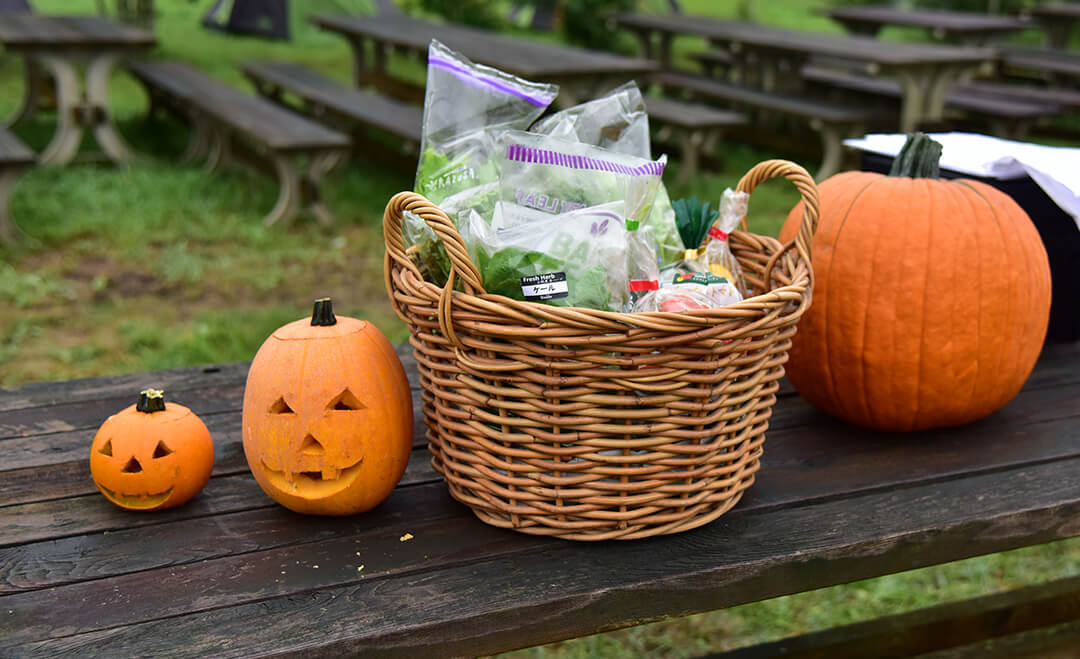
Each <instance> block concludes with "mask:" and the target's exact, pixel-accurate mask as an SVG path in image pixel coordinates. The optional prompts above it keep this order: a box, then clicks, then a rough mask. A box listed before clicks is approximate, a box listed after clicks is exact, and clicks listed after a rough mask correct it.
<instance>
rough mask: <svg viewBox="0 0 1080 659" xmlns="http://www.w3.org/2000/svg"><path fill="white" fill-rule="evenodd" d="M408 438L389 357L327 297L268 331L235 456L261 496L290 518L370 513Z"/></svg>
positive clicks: (403, 398)
mask: <svg viewBox="0 0 1080 659" xmlns="http://www.w3.org/2000/svg"><path fill="white" fill-rule="evenodd" d="M412 434H413V412H412V395H411V394H410V392H409V381H408V379H407V378H406V377H405V369H404V368H403V367H402V365H401V360H399V359H398V356H397V353H395V352H394V349H393V347H392V346H391V345H390V342H389V341H387V340H386V337H385V336H383V334H382V332H380V331H379V330H378V328H376V327H375V326H374V325H372V324H370V323H367V322H365V321H362V320H357V319H355V318H348V317H346V316H340V317H335V316H334V312H333V307H332V305H331V302H330V300H329V298H324V299H321V300H316V301H315V308H314V311H313V313H312V316H311V318H304V319H301V320H298V321H295V322H292V323H289V324H288V325H285V326H284V327H281V328H279V329H278V330H277V331H275V332H274V333H273V334H272V335H271V336H270V338H268V339H267V340H266V342H265V343H263V345H262V347H261V348H259V352H258V353H257V354H256V355H255V359H254V360H253V361H252V362H251V370H250V371H249V372H248V379H247V387H246V389H245V390H244V420H243V438H244V454H245V455H246V456H247V461H248V466H249V467H250V468H251V473H252V474H253V475H254V476H255V480H256V481H258V483H259V486H260V487H261V488H262V489H263V491H264V492H266V494H267V495H268V496H269V497H270V498H271V499H273V500H274V501H277V502H278V503H280V504H281V505H283V506H285V507H286V508H289V509H290V510H293V511H296V512H299V513H307V514H314V515H352V514H354V513H359V512H363V511H365V510H370V509H371V508H374V507H375V506H376V505H378V504H379V503H380V502H381V501H382V500H383V499H385V498H386V497H387V496H389V494H390V492H391V490H393V489H394V486H395V485H397V482H398V480H400V478H401V475H402V474H403V473H404V472H405V466H406V464H407V463H408V461H409V453H410V451H411V450H412Z"/></svg>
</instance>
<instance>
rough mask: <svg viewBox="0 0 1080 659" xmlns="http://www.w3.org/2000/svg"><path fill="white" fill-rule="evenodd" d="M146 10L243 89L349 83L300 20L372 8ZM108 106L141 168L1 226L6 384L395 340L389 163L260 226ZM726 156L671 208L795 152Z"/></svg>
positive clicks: (2, 77)
mask: <svg viewBox="0 0 1080 659" xmlns="http://www.w3.org/2000/svg"><path fill="white" fill-rule="evenodd" d="M34 4H35V6H36V7H37V9H38V10H39V11H41V12H43V13H61V12H63V13H79V12H86V13H88V12H92V11H93V10H94V6H95V3H94V2H93V0H36V1H35V3H34ZM156 4H157V6H158V8H159V12H160V16H159V19H158V22H157V35H158V38H159V40H160V45H159V47H158V48H157V49H156V50H155V51H154V56H155V57H162V58H177V59H183V60H186V61H188V62H191V63H193V64H194V65H196V66H198V67H200V68H202V69H203V70H206V71H208V72H210V73H212V74H214V75H216V76H218V77H220V78H221V79H223V80H225V81H227V82H229V83H232V84H236V85H240V86H246V84H245V82H244V80H243V78H242V76H241V75H240V74H239V72H238V69H237V64H238V63H239V62H241V61H244V60H246V59H255V58H283V59H289V60H292V61H295V62H299V63H302V64H304V65H306V66H309V67H311V68H314V69H318V70H320V71H323V72H325V73H327V74H329V75H331V76H333V77H335V78H337V79H339V80H342V81H347V80H348V78H349V75H350V67H351V60H350V54H349V50H348V48H347V46H346V44H345V42H344V41H343V40H342V39H341V38H339V37H337V36H335V35H333V34H328V33H322V32H320V31H318V30H317V29H315V28H314V27H312V26H311V25H310V24H309V23H308V22H307V20H306V16H307V15H309V14H313V13H320V12H330V11H341V10H342V9H345V10H349V11H354V12H362V11H366V10H367V9H368V3H367V2H366V0H305V1H304V2H294V3H292V5H293V9H294V17H293V34H294V38H293V40H292V41H291V42H288V43H274V42H266V41H261V40H258V39H251V38H240V37H234V36H226V35H223V34H219V33H216V32H211V31H207V30H205V29H203V28H202V27H201V26H199V18H200V17H201V16H202V14H203V13H204V12H205V11H206V9H207V7H208V6H209V4H210V2H209V0H200V1H199V2H194V3H193V2H189V1H188V0H158V2H157V3H156ZM654 4H656V5H658V6H663V5H664V3H654ZM682 4H683V6H684V8H685V9H686V10H687V11H697V12H708V13H713V14H717V15H725V16H734V15H735V14H736V12H737V11H738V7H739V6H740V3H739V2H736V1H735V0H724V1H721V2H709V1H707V0H694V1H692V2H691V1H684V2H683V3H682ZM811 7H812V3H811V2H809V1H807V0H782V1H777V2H756V3H752V13H753V16H754V17H755V18H756V19H757V20H760V21H762V22H768V23H774V24H781V25H787V26H793V27H800V28H804V29H820V30H832V31H836V30H837V28H836V27H835V26H834V25H832V24H830V23H829V22H828V20H827V19H825V18H823V17H821V16H819V15H817V14H814V13H812V12H811ZM891 36H893V37H895V38H912V36H913V35H911V34H908V33H903V32H897V33H895V34H891ZM539 38H552V37H550V36H540V37H539ZM620 43H621V42H620ZM694 46H695V43H694V42H693V41H692V40H686V41H685V42H684V43H680V44H679V47H680V49H681V50H682V51H683V52H685V51H686V50H687V49H690V48H693V47H694ZM392 67H393V70H394V71H396V72H397V73H399V74H401V75H403V76H407V77H411V78H413V79H416V80H422V77H423V70H422V68H421V67H420V66H419V65H418V64H416V63H415V62H411V61H406V60H403V59H395V60H393V62H392ZM21 71H22V69H21V63H20V62H19V61H18V59H17V58H16V57H14V56H12V55H10V54H7V53H4V54H2V55H0V114H3V115H4V116H7V115H9V114H10V113H11V112H12V111H13V110H14V108H15V107H16V105H17V103H18V100H19V98H20V97H21V94H22V78H21ZM113 100H114V107H115V109H116V111H117V113H118V115H119V117H120V122H121V130H122V131H123V132H124V134H125V135H126V136H127V137H128V139H129V141H130V143H131V144H132V145H133V146H134V147H135V148H137V149H138V150H139V151H140V152H142V153H144V154H146V158H145V159H144V160H143V161H141V162H139V163H136V164H133V165H131V166H128V167H123V168H115V167H110V166H104V165H99V164H78V165H73V166H69V167H64V168H59V169H36V170H34V171H33V172H31V173H30V174H28V175H27V176H26V177H25V178H24V179H22V181H21V182H20V184H19V186H18V188H17V190H16V193H15V196H14V199H13V212H14V214H15V216H16V217H17V218H19V222H20V225H21V226H22V228H23V229H24V230H25V231H26V233H27V234H29V236H30V241H28V242H27V243H25V244H22V245H19V246H16V247H0V385H2V386H13V385H18V384H21V383H25V382H31V381H40V380H56V379H64V378H72V377H87V376H95V375H106V374H113V373H123V372H132V371H142V370H150V369H158V368H166V367H176V366H184V365H191V364H200V363H209V362H220V361H233V360H244V359H250V358H251V356H252V355H253V354H254V351H255V350H256V349H257V348H258V346H259V345H260V343H261V342H262V341H263V339H265V337H266V336H267V335H268V334H269V333H270V332H271V331H272V330H273V329H274V328H276V327H278V326H279V325H281V324H283V323H285V322H287V321H289V320H293V319H295V318H299V317H301V316H304V315H306V314H308V313H309V312H310V304H311V300H312V299H313V298H316V297H321V296H325V295H329V296H332V297H334V298H335V307H336V308H337V309H338V310H339V312H340V313H342V314H346V315H352V316H359V317H363V318H367V319H369V320H371V321H372V322H374V323H375V324H376V325H377V326H379V327H380V328H381V329H382V330H383V331H384V332H385V333H386V334H387V335H388V336H389V337H390V338H391V340H394V341H402V340H404V339H405V337H406V332H405V329H404V326H403V325H402V324H401V322H400V321H399V320H398V319H397V318H396V316H394V314H393V313H392V311H391V309H390V306H389V304H388V303H387V301H386V293H385V290H384V289H383V280H382V257H383V246H382V236H381V225H380V221H381V214H382V207H383V205H384V204H385V202H386V200H387V199H389V197H390V196H391V195H393V194H394V193H395V192H397V191H399V190H403V189H408V188H410V187H411V183H412V176H411V174H410V173H409V172H395V171H393V170H389V169H387V168H385V167H382V166H381V163H380V154H379V153H365V154H358V155H355V156H354V157H353V158H352V160H351V161H350V162H349V163H348V164H347V165H346V166H345V167H343V168H341V169H339V170H337V171H336V172H334V173H333V174H332V175H331V176H330V177H329V179H328V182H327V185H326V193H327V196H328V204H329V206H330V207H331V209H332V210H333V211H334V213H335V215H336V217H337V220H336V223H335V224H334V226H332V227H330V228H326V227H322V226H319V225H317V224H316V223H315V222H314V221H313V219H312V218H310V217H306V216H302V217H301V219H300V221H298V222H297V223H295V224H294V225H292V226H289V227H272V228H264V227H263V226H262V225H261V223H260V219H261V218H262V216H263V215H264V214H265V213H266V212H267V210H269V208H270V207H271V206H272V205H273V203H274V200H275V196H276V186H275V184H274V183H273V182H272V181H270V180H269V179H267V178H264V177H262V176H260V175H257V174H253V173H251V172H249V171H247V170H244V169H229V170H227V171H224V172H222V173H217V174H208V173H206V172H204V171H203V170H202V169H200V168H198V167H195V166H190V167H185V166H180V165H177V164H176V163H175V162H174V160H175V156H176V155H177V154H178V153H179V152H180V150H181V149H182V148H183V146H184V143H185V139H186V128H185V127H184V126H183V125H182V124H180V123H177V122H174V121H168V120H157V121H153V122H150V121H146V120H145V119H144V118H143V111H144V110H145V106H146V99H145V96H144V94H143V92H142V91H141V90H140V89H139V87H138V86H137V85H136V84H135V83H134V82H132V81H131V80H130V79H129V78H127V77H126V76H124V75H122V74H120V75H117V76H116V78H115V80H114V81H113ZM52 126H53V118H52V117H51V116H49V115H48V114H44V115H41V116H39V118H37V119H36V120H34V121H31V122H28V123H26V124H22V125H19V126H17V127H16V128H15V132H16V133H17V134H19V135H20V136H21V137H23V138H24V139H25V140H26V141H27V142H28V143H29V144H31V145H32V146H33V147H35V148H36V149H39V150H40V149H41V148H43V147H44V146H45V144H46V143H47V141H48V138H49V136H50V135H51V131H52ZM86 149H87V150H88V151H91V150H93V145H92V144H88V145H86ZM723 155H724V168H723V170H722V171H720V172H715V173H712V174H708V175H702V176H699V177H697V178H696V179H694V180H692V181H691V182H690V183H689V184H687V185H685V186H680V187H677V188H673V189H672V190H671V193H672V196H673V197H674V198H678V197H680V196H684V195H689V194H691V193H693V194H697V195H698V196H699V197H704V198H706V199H713V200H716V199H718V198H719V195H720V193H721V191H722V190H723V189H724V188H725V187H727V186H732V185H734V183H735V182H736V181H737V180H738V178H739V176H741V174H742V173H743V172H744V171H745V170H746V169H748V168H749V167H750V166H752V165H753V164H754V163H755V162H757V161H759V160H762V159H765V158H771V157H784V156H785V155H788V154H784V153H772V152H766V151H762V150H758V149H753V148H749V147H747V146H743V145H741V144H739V143H737V142H734V141H733V142H730V143H728V144H725V145H724V153H723ZM814 165H815V163H807V166H808V167H809V168H813V166H814ZM674 168H675V169H677V162H676V164H675V167H674ZM795 199H796V196H795V193H794V192H793V191H792V190H791V189H790V188H789V187H788V186H787V185H785V184H784V183H782V182H770V183H768V184H766V185H764V186H762V188H761V189H760V191H759V192H757V193H755V195H754V198H753V201H752V204H751V210H750V217H751V223H752V228H754V230H756V231H759V232H761V233H769V234H772V233H775V232H776V230H777V229H778V227H779V225H780V223H781V222H782V220H783V217H784V216H785V214H786V212H787V210H788V209H789V208H790V207H791V206H792V205H793V203H794V202H795ZM1078 565H1080V542H1077V541H1071V542H1063V543H1056V544H1054V545H1047V546H1044V547H1036V548H1030V549H1025V550H1021V551H1017V552H1009V553H1006V554H999V555H995V556H990V557H985V558H980V559H974V560H969V561H962V562H960V563H957V564H953V565H947V566H942V567H939V568H932V569H925V570H917V571H914V572H908V573H904V574H901V575H896V576H893V577H885V578H881V579H874V580H869V581H865V582H860V583H857V584H852V585H849V586H844V587H836V588H829V589H824V590H821V591H817V592H813V593H805V594H802V595H797V596H792V597H786V598H779V599H776V600H773V601H770V602H764V603H759V604H753V605H748V606H743V607H737V608H734V609H730V610H728V611H722V612H713V613H708V614H702V615H698V616H692V617H689V618H684V619H681V620H676V621H669V622H664V623H656V624H652V625H644V626H640V627H635V628H632V629H628V630H623V631H620V632H615V633H610V634H603V635H597V636H594V637H588V638H585V639H578V640H575V641H571V642H566V643H561V644H555V645H553V646H546V647H544V648H533V649H529V650H526V651H523V652H525V653H528V654H530V655H536V656H544V657H549V656H554V657H579V656H627V655H629V654H656V655H664V656H691V655H694V654H699V653H701V652H702V651H704V650H705V649H707V648H713V649H719V648H726V647H733V646H737V645H742V644H746V643H750V642H757V641H762V640H768V639H773V638H778V637H782V636H784V635H788V634H791V633H795V632H801V631H806V630H810V629H817V628H821V627H825V626H830V625H834V624H838V623H844V622H850V621H854V620H857V619H862V618H865V617H869V616H872V615H878V614H882V613H889V612H898V611H903V610H908V609H912V608H916V607H920V606H925V605H928V604H933V603H937V602H940V601H948V600H952V599H956V598H959V597H963V596H968V595H971V594H975V593H979V592H988V591H991V590H997V589H1001V588H1008V587H1013V586H1017V585H1022V584H1027V583H1036V582H1039V581H1042V580H1046V579H1050V578H1052V577H1055V576H1059V575H1063V574H1070V573H1076V572H1077V566H1078Z"/></svg>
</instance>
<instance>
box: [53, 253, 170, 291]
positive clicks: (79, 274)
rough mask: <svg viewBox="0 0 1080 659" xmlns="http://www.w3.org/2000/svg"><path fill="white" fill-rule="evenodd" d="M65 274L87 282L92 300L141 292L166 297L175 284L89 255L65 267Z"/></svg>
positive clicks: (145, 271)
mask: <svg viewBox="0 0 1080 659" xmlns="http://www.w3.org/2000/svg"><path fill="white" fill-rule="evenodd" d="M66 275H67V276H68V277H69V278H71V279H74V280H75V281H78V282H82V283H85V284H88V285H89V289H90V292H91V297H92V299H93V300H94V302H104V301H106V300H109V299H113V298H133V297H139V296H142V295H155V296H162V297H167V296H169V295H170V294H171V293H175V292H176V291H177V290H178V289H179V286H178V285H176V284H169V283H168V282H166V281H165V280H164V279H162V278H161V277H159V276H158V275H156V274H154V273H153V272H150V271H149V270H139V269H133V268H131V267H130V266H128V265H122V264H119V263H116V262H114V261H110V260H108V259H103V258H98V257H90V258H86V259H83V260H81V261H79V262H78V263H77V264H75V265H74V267H71V268H69V269H68V270H67V272H66Z"/></svg>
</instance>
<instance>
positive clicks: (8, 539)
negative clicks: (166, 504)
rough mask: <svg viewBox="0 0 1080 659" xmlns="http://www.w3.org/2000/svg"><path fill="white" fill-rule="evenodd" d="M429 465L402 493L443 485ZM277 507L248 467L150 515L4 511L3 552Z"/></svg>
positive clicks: (51, 508) (418, 466) (28, 507)
mask: <svg viewBox="0 0 1080 659" xmlns="http://www.w3.org/2000/svg"><path fill="white" fill-rule="evenodd" d="M430 460H431V457H430V455H428V454H427V452H426V451H424V450H416V451H413V453H412V455H411V456H410V457H409V465H408V466H407V467H406V469H405V473H404V474H403V475H402V477H401V481H400V482H399V487H402V486H406V485H411V484H415V483H428V482H431V481H433V480H435V479H438V478H439V476H438V475H437V474H435V472H434V471H433V470H432V469H431V465H430ZM90 487H93V485H91V486H90ZM93 491H95V492H96V490H93ZM274 505H277V504H275V503H273V502H272V501H271V500H270V499H268V498H267V497H266V496H265V495H264V494H263V492H262V490H260V489H259V486H258V484H256V483H255V479H254V477H252V476H251V474H250V473H249V472H248V470H247V467H246V463H245V466H244V467H243V468H242V469H240V471H238V472H237V473H236V474H232V475H225V476H220V477H214V478H211V479H210V482H209V483H207V484H206V488H204V489H203V491H202V492H201V493H199V494H198V495H196V497H195V498H194V499H192V500H191V501H190V502H188V503H186V504H184V505H183V506H180V507H179V508H173V509H169V510H162V511H158V512H154V513H150V514H146V513H133V512H128V511H124V510H120V509H119V508H117V507H116V506H113V505H112V504H111V503H109V502H108V501H106V500H105V498H104V497H101V496H98V495H96V494H91V495H86V496H78V497H74V498H70V499H51V500H47V501H41V502H34V503H26V504H21V505H17V506H7V507H5V508H0V547H6V546H11V545H19V544H23V543H28V542H36V541H39V540H55V539H59V538H66V537H70V536H75V535H83V534H86V533H96V532H99V531H119V530H122V529H130V528H137V527H141V526H148V525H151V524H164V523H168V522H173V521H179V520H185V519H192V518H195V517H205V516H208V515H223V514H228V513H234V512H241V511H245V510H254V509H258V508H265V507H269V506H274Z"/></svg>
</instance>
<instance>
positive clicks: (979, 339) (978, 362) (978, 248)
mask: <svg viewBox="0 0 1080 659" xmlns="http://www.w3.org/2000/svg"><path fill="white" fill-rule="evenodd" d="M962 185H963V184H962ZM963 187H968V186H963ZM962 198H963V199H964V201H965V202H967V204H968V205H969V206H971V200H970V199H968V198H967V196H966V195H963V196H962ZM965 217H971V215H969V214H968V215H965ZM972 221H973V222H975V228H974V231H973V232H972V235H973V236H974V237H975V253H976V254H981V253H982V243H981V241H980V239H981V238H982V232H980V231H979V220H978V218H977V217H976V218H973V220H972ZM980 265H981V264H980ZM977 267H978V266H977ZM968 281H969V285H970V281H971V278H970V277H969V278H968ZM975 281H976V285H978V286H979V288H978V289H977V290H976V291H975V292H974V293H973V294H974V295H975V299H982V277H981V276H978V277H975ZM982 355H983V326H982V313H981V310H980V312H978V313H976V314H975V376H974V377H973V378H972V381H971V395H970V396H969V398H968V404H967V405H965V406H964V407H965V409H971V407H972V405H973V404H974V403H975V401H977V400H978V398H979V382H981V380H982V378H981V377H980V376H979V373H980V372H981V371H982V370H983V363H982Z"/></svg>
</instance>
